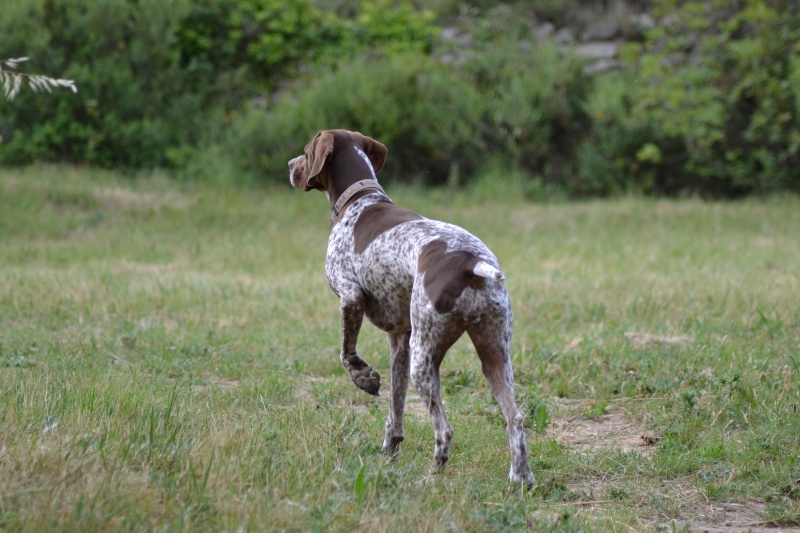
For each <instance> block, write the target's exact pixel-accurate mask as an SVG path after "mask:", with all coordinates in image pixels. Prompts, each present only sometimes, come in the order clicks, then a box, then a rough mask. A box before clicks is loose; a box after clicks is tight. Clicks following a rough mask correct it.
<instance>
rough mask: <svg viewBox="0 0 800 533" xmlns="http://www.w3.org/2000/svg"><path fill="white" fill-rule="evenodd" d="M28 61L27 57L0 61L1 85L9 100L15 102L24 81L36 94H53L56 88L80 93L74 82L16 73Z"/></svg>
mask: <svg viewBox="0 0 800 533" xmlns="http://www.w3.org/2000/svg"><path fill="white" fill-rule="evenodd" d="M28 59H29V58H27V57H19V58H17V59H3V60H0V83H2V84H3V92H4V93H5V96H6V99H7V100H13V99H14V97H15V96H17V94H19V90H20V87H22V84H23V82H24V81H27V82H28V86H29V87H30V88H31V89H32V90H33V92H36V93H38V92H39V91H41V90H45V91H47V92H49V93H51V92H53V89H54V88H58V87H63V88H66V89H71V90H72V92H74V93H77V92H78V88H77V87H76V86H75V82H74V81H73V80H66V79H63V78H51V77H49V76H43V75H41V74H26V73H24V72H16V70H17V67H18V66H19V64H20V63H24V62H25V61H28Z"/></svg>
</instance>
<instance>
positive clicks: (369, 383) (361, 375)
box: [350, 366, 381, 396]
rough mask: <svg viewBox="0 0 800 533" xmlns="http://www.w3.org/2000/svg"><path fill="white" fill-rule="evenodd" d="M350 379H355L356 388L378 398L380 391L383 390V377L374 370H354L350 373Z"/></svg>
mask: <svg viewBox="0 0 800 533" xmlns="http://www.w3.org/2000/svg"><path fill="white" fill-rule="evenodd" d="M350 377H351V378H353V383H355V384H356V387H358V388H359V389H361V390H363V391H364V392H368V393H370V394H372V395H373V396H378V390H380V388H381V375H380V374H378V373H377V372H375V371H374V370H372V368H370V367H369V366H367V367H366V368H362V369H361V370H354V371H352V372H351V373H350Z"/></svg>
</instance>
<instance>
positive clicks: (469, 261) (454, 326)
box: [289, 130, 534, 487]
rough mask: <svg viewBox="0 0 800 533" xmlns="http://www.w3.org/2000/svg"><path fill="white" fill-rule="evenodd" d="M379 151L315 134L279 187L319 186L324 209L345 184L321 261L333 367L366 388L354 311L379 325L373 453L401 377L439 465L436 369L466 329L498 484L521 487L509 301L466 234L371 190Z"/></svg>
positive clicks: (524, 471) (387, 446)
mask: <svg viewBox="0 0 800 533" xmlns="http://www.w3.org/2000/svg"><path fill="white" fill-rule="evenodd" d="M386 153H387V150H386V147H385V146H383V145H382V144H381V143H379V142H377V141H375V140H374V139H371V138H369V137H366V136H364V135H361V134H360V133H357V132H349V131H345V130H326V131H322V132H319V133H318V134H317V135H316V136H315V137H314V139H313V140H312V141H311V142H309V143H308V145H306V147H305V151H304V154H303V155H301V156H299V157H296V158H294V159H292V160H291V161H289V169H290V172H289V180H290V182H291V184H292V185H293V186H295V187H297V188H300V189H303V190H306V191H308V190H312V189H317V190H322V191H324V192H325V193H326V196H327V197H328V200H329V202H330V204H331V208H332V209H333V207H334V206H335V205H336V202H337V200H338V199H339V197H340V196H342V194H343V193H345V192H347V194H348V195H349V194H352V192H353V190H355V191H356V192H355V193H354V194H352V196H351V197H350V198H349V200H347V201H346V203H345V205H344V206H343V207H342V208H341V211H340V212H339V213H338V215H335V216H334V217H332V220H331V223H332V225H333V227H332V229H331V234H330V238H329V239H328V253H327V257H326V260H325V273H326V275H327V279H328V284H329V285H330V287H331V289H332V290H333V292H334V293H336V295H337V296H338V297H339V309H340V313H341V324H342V346H341V360H342V364H343V365H344V367H345V368H346V369H347V371H348V372H349V373H350V376H351V378H352V380H353V382H354V383H355V384H356V385H357V386H358V387H359V388H361V389H362V390H364V391H366V392H368V393H370V394H374V395H377V394H378V390H379V388H380V375H379V374H378V373H377V372H375V371H374V370H373V369H372V368H371V367H370V366H369V365H368V364H367V363H366V362H365V361H364V360H363V359H361V357H359V355H358V352H357V350H356V342H357V340H358V334H359V331H360V329H361V323H362V320H363V317H364V316H365V315H366V317H367V318H368V319H369V320H370V322H372V323H373V324H374V325H375V326H377V327H378V328H380V329H382V330H383V331H385V332H386V334H387V336H388V340H389V347H390V350H391V372H392V380H391V391H390V394H389V396H390V397H389V416H388V417H387V419H386V433H385V437H384V441H383V449H384V451H385V452H387V453H389V454H390V455H394V454H396V453H397V451H398V447H399V444H400V442H402V441H403V439H404V435H403V411H404V407H405V400H406V391H407V389H408V377H409V376H410V377H411V381H412V383H413V384H414V387H415V388H416V390H417V393H418V394H419V396H420V398H421V399H422V401H423V402H424V403H425V405H426V406H427V407H428V410H429V412H430V415H431V419H432V421H433V429H434V433H435V437H436V448H435V451H434V459H433V465H432V467H435V468H437V469H439V470H442V469H444V466H445V464H446V463H447V460H448V458H449V456H450V443H451V440H452V437H453V428H452V427H451V426H450V423H449V422H448V420H447V415H446V413H445V410H444V406H443V405H442V399H441V395H440V381H439V367H440V365H441V363H442V359H443V358H444V356H445V353H446V352H447V350H448V349H449V348H450V347H451V346H452V345H453V343H455V341H456V340H458V338H459V337H461V335H462V334H463V333H464V332H466V333H467V334H468V335H469V337H470V339H471V340H472V343H473V344H474V346H475V349H476V351H477V353H478V357H479V358H480V361H481V366H482V370H483V373H484V375H485V376H486V378H487V380H488V381H489V384H490V386H491V389H492V393H493V394H494V396H495V398H496V399H497V402H498V403H499V404H500V408H501V410H502V412H503V416H504V417H505V421H506V426H507V430H508V437H509V444H510V449H511V469H510V472H509V479H510V480H511V481H512V482H515V483H523V484H525V485H526V486H528V487H530V486H532V485H533V484H534V476H533V474H532V473H531V469H530V466H529V465H528V458H527V450H526V445H525V430H524V427H523V417H522V414H521V413H520V412H519V410H518V409H517V405H516V402H515V400H514V377H513V372H512V370H511V358H510V354H509V349H510V342H511V321H512V313H511V303H510V300H509V297H508V293H507V292H506V288H505V286H504V285H503V283H502V280H503V279H504V276H503V273H502V272H501V271H500V267H499V265H498V262H497V258H496V257H495V256H494V254H492V252H490V251H489V249H488V248H487V247H486V245H484V244H483V242H481V241H480V240H479V239H478V238H477V237H475V236H474V235H472V234H470V233H469V232H467V231H466V230H464V229H462V228H460V227H458V226H454V225H452V224H447V223H444V222H438V221H435V220H429V219H427V218H424V217H422V216H420V215H418V214H416V213H414V212H412V211H408V210H406V209H403V208H401V207H398V206H396V205H395V204H394V203H392V201H391V200H390V199H389V197H388V196H387V195H386V194H385V193H384V192H383V191H382V189H380V188H377V189H376V188H375V186H377V183H375V181H373V180H374V179H375V175H376V173H378V172H379V171H380V169H381V168H382V167H383V163H384V161H385V158H386ZM364 180H368V183H371V184H372V185H371V186H370V188H363V189H362V187H364V186H363V185H362V184H360V183H359V182H361V181H364ZM351 186H352V187H353V188H352V189H351ZM378 187H379V186H378ZM348 189H350V190H348Z"/></svg>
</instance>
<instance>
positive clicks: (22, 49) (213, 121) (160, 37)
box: [0, 0, 436, 167]
mask: <svg viewBox="0 0 800 533" xmlns="http://www.w3.org/2000/svg"><path fill="white" fill-rule="evenodd" d="M6 4H9V5H5V4H4V6H3V8H2V12H3V17H2V18H0V57H11V58H13V57H22V56H29V57H32V58H34V59H35V60H36V64H37V66H39V67H40V68H41V70H42V71H45V72H57V73H59V75H61V76H63V77H66V78H72V79H74V80H75V81H76V83H77V85H78V86H79V87H80V93H79V94H78V95H68V94H67V95H61V96H60V97H59V98H58V99H47V100H44V99H36V100H34V98H35V95H33V94H21V95H20V97H19V99H18V101H17V102H15V104H14V105H13V106H11V105H9V106H7V107H6V109H4V113H3V115H2V116H1V117H0V139H2V141H1V142H0V163H5V164H19V163H27V162H30V161H33V160H44V161H72V162H81V163H89V164H96V165H102V166H126V167H152V166H158V165H173V166H184V165H187V164H189V163H190V162H191V160H192V159H193V158H194V150H195V149H196V147H198V146H205V145H207V144H209V143H214V142H215V141H216V140H217V139H218V138H219V135H220V131H221V130H223V129H224V128H225V127H226V125H227V124H228V122H229V121H230V119H231V117H233V116H235V115H236V111H237V110H238V109H240V108H242V107H243V106H244V105H245V103H246V102H247V101H248V100H250V99H253V98H261V99H263V98H264V94H265V93H268V92H269V91H272V90H273V89H274V88H275V86H276V85H277V84H278V82H280V81H281V80H284V79H286V78H287V77H291V76H295V75H296V74H297V72H298V70H299V68H300V67H301V66H302V65H314V64H318V63H332V62H333V58H341V57H353V56H354V55H356V54H358V53H361V52H363V51H364V50H365V49H366V48H367V47H370V48H371V49H373V50H382V51H384V52H386V53H395V52H398V51H404V50H428V49H429V48H430V45H431V42H432V38H433V35H435V33H436V32H435V28H436V27H435V25H434V24H433V22H432V16H431V15H430V14H429V13H427V12H420V11H416V10H415V9H413V8H411V7H410V6H409V4H405V3H400V4H393V3H392V4H390V3H389V2H388V1H386V0H373V1H368V2H363V3H362V4H361V8H360V10H359V13H358V16H357V18H356V19H354V20H345V19H341V18H339V17H337V16H335V15H334V14H332V13H328V12H323V11H321V10H319V9H317V8H315V7H314V4H313V3H312V0H298V1H296V2H284V1H278V0H200V1H198V2H193V1H192V0H139V1H137V2H132V1H130V0H92V1H91V2H86V1H84V0H58V1H54V0H31V1H30V2H23V1H21V0H18V1H12V2H6Z"/></svg>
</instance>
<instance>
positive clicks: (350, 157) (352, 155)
mask: <svg viewBox="0 0 800 533" xmlns="http://www.w3.org/2000/svg"><path fill="white" fill-rule="evenodd" d="M328 171H329V172H330V174H329V180H328V187H327V188H326V192H327V195H328V200H329V201H330V203H331V213H332V215H331V224H332V225H333V224H334V223H335V221H336V219H338V218H341V214H342V213H343V212H344V210H345V209H347V206H348V205H349V204H350V202H351V201H352V200H354V199H356V198H358V197H359V196H363V195H364V194H367V193H369V192H374V189H379V188H380V185H379V184H378V179H377V178H376V176H375V171H374V170H373V168H372V164H371V163H370V161H369V158H368V157H367V155H366V154H365V153H364V152H363V151H362V150H360V149H359V148H358V147H356V146H354V145H352V144H348V145H346V146H343V147H342V148H341V149H339V150H336V152H335V154H334V156H333V158H332V159H331V161H330V163H329V170H328ZM360 182H367V183H364V185H365V186H363V187H360V188H358V187H356V188H355V189H356V190H352V191H348V189H350V187H353V186H354V185H355V184H357V183H360ZM370 182H374V184H372V183H370ZM373 185H374V186H373ZM380 190H381V191H382V190H383V189H380ZM345 192H348V195H349V196H348V197H347V198H342V195H343V194H345ZM340 198H342V199H343V200H344V203H343V204H342V205H339V206H338V207H337V202H339V199H340ZM337 215H338V216H337Z"/></svg>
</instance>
